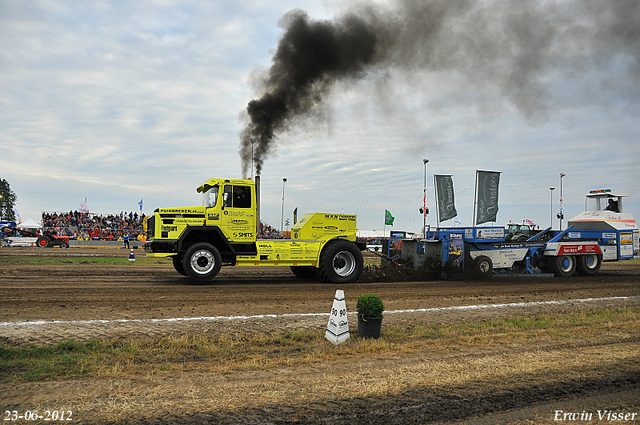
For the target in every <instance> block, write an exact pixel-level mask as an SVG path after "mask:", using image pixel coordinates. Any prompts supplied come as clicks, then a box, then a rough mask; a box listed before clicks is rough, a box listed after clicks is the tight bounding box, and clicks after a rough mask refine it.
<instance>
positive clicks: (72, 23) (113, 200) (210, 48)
mask: <svg viewBox="0 0 640 425" xmlns="http://www.w3.org/2000/svg"><path fill="white" fill-rule="evenodd" d="M388 4H393V2H388ZM344 5H345V3H344V2H339V3H337V2H333V3H332V2H326V4H325V3H323V2H322V1H319V0H318V1H304V2H302V3H300V2H293V1H291V2H283V3H281V2H279V3H278V4H274V3H273V2H267V1H259V0H254V1H250V2H241V3H229V2H222V1H213V2H209V1H188V2H183V1H163V2H158V1H147V2H133V3H131V2H115V1H103V2H89V3H83V4H81V5H74V6H73V7H71V6H69V5H68V4H67V3H65V2H57V1H49V2H44V1H43V2H30V3H24V2H17V1H16V2H4V3H3V6H2V11H1V12H2V13H0V46H1V48H0V64H1V65H0V78H2V81H3V84H2V85H1V86H0V128H2V129H3V130H2V132H1V133H0V146H1V147H2V157H1V158H0V178H4V179H6V180H7V181H8V182H9V183H10V184H11V188H12V189H13V190H14V192H16V194H17V195H18V203H17V208H18V210H19V211H20V213H21V215H22V216H23V218H37V217H38V216H39V214H40V213H41V212H42V211H66V210H71V209H77V208H78V206H79V203H80V201H81V200H82V199H83V198H84V197H85V196H87V197H88V198H89V201H88V202H89V205H90V207H91V208H92V209H93V210H95V211H98V212H102V213H112V212H119V211H121V210H137V202H138V201H139V200H140V198H144V199H145V212H147V213H149V212H151V211H152V210H153V209H154V208H156V207H161V206H175V205H188V204H194V203H198V202H199V197H198V196H197V194H196V192H195V187H196V186H197V185H198V184H200V183H201V182H202V181H204V180H206V179H207V178H209V177H214V176H216V177H239V175H240V159H239V156H238V149H239V147H238V144H239V132H240V131H241V130H242V123H241V122H240V120H239V115H240V114H241V113H242V111H243V110H244V108H245V107H246V105H247V102H248V101H249V100H250V99H251V98H252V96H256V95H257V93H256V92H255V90H254V89H255V87H252V86H251V81H252V78H255V77H256V75H257V74H259V70H260V69H262V70H264V69H267V68H268V67H269V66H270V64H271V55H272V54H273V51H274V49H275V47H276V45H277V41H278V38H279V36H280V35H281V31H282V30H281V29H280V28H279V27H278V26H277V23H278V20H279V19H280V18H281V17H282V15H283V14H284V13H286V12H287V11H289V10H291V9H293V8H295V7H299V8H302V9H304V10H307V11H308V13H309V15H310V16H311V18H313V19H329V18H331V16H332V15H333V13H334V12H335V11H337V10H340V9H342V8H343V7H344ZM347 5H348V6H349V7H350V5H351V3H348V4H347ZM565 18H566V17H565ZM575 31H577V30H575ZM584 35H585V36H589V37H593V35H592V34H591V35H590V34H588V33H587V34H584ZM616 40H617V39H616ZM470 41H471V40H470ZM571 43H576V38H575V37H572V38H566V39H562V43H559V44H558V45H557V48H556V49H555V50H552V51H550V52H549V54H550V55H552V56H553V57H556V58H560V59H562V60H563V61H566V64H565V65H562V66H558V67H556V68H550V69H545V72H543V73H542V74H541V76H540V79H539V80H538V83H539V84H540V87H543V88H544V89H545V90H546V91H547V94H548V98H547V105H548V107H547V109H544V113H543V114H541V115H535V116H533V115H531V116H527V115H526V114H523V109H522V104H521V103H518V102H520V101H522V99H523V98H522V97H518V96H523V95H526V94H527V92H526V91H524V92H520V93H519V94H517V95H515V94H510V93H507V95H506V96H505V93H504V89H503V88H502V87H500V86H499V85H495V84H484V82H483V79H482V78H480V77H482V76H483V75H485V74H486V73H487V72H488V70H490V69H491V67H490V66H489V65H490V63H483V66H485V67H484V68H482V69H480V70H478V72H477V73H475V71H476V70H474V69H473V68H468V67H465V68H462V69H453V70H452V69H450V68H446V67H444V68H443V67H439V66H434V65H433V64H431V65H430V66H429V67H428V68H426V69H422V70H419V69H415V68H413V69H409V71H411V72H409V71H408V70H407V69H406V68H402V67H399V66H398V67H393V68H375V69H371V70H369V71H368V73H367V74H366V77H365V78H364V79H362V80H360V81H357V82H340V83H338V84H336V85H335V86H334V87H333V89H332V91H331V93H330V95H329V97H327V98H326V99H325V102H324V103H322V104H320V105H319V107H318V108H316V109H315V110H314V111H312V113H311V114H310V115H309V116H307V117H303V119H301V120H298V121H296V122H295V123H292V125H291V126H290V128H289V130H288V131H287V132H285V133H282V134H280V135H279V138H278V139H277V146H278V149H277V151H275V153H274V154H273V155H272V156H271V157H269V158H268V159H267V160H266V162H265V166H264V170H263V175H262V182H263V192H262V193H263V197H264V202H263V208H264V211H263V214H262V216H263V218H265V219H266V220H267V221H269V222H270V223H271V224H273V225H279V221H280V211H281V196H282V178H283V177H287V178H288V181H287V183H286V206H287V211H289V215H290V212H291V211H292V210H293V208H295V207H296V206H297V207H299V212H300V213H303V212H311V211H314V210H319V211H328V212H336V211H337V212H339V211H342V210H344V211H345V212H350V213H356V214H358V216H359V225H360V227H361V228H363V229H374V228H375V229H379V228H381V227H382V226H383V224H384V222H383V219H384V210H385V209H389V210H390V211H392V213H393V214H394V215H395V216H396V226H394V228H396V229H406V230H412V231H417V230H419V229H420V228H421V227H422V217H421V216H420V214H419V213H418V208H419V207H420V206H421V205H422V196H423V173H424V166H423V163H422V158H429V159H430V162H429V164H428V174H429V175H428V186H429V191H428V195H429V198H428V201H427V202H428V205H429V206H430V208H431V210H432V214H431V215H430V217H429V222H430V224H432V225H434V224H435V214H433V212H435V205H434V198H433V174H434V173H437V174H453V176H454V177H453V178H454V184H455V189H456V201H457V202H456V203H457V206H458V211H459V213H460V216H461V219H462V221H463V223H465V224H470V222H471V217H472V205H473V195H474V183H475V181H474V180H475V170H476V169H490V170H497V171H502V172H503V174H502V179H501V191H500V201H501V203H500V213H499V218H500V220H501V224H502V223H506V222H508V221H509V220H514V221H520V220H522V219H523V218H530V219H533V220H534V221H536V222H541V223H542V224H544V225H546V224H547V223H548V220H549V216H550V214H549V187H551V186H555V187H558V186H559V181H558V178H559V177H558V176H559V173H560V172H564V173H566V174H567V176H566V177H565V179H564V191H565V193H564V198H565V207H566V208H567V214H566V215H567V216H571V215H575V214H577V213H578V212H580V211H581V209H582V205H583V198H582V196H583V195H584V193H585V192H586V191H588V190H589V189H592V188H596V187H605V186H606V187H611V188H612V189H613V190H615V191H621V192H627V193H628V194H629V195H631V198H630V199H629V200H628V201H627V202H626V203H625V206H626V208H628V209H631V211H632V212H634V213H635V215H636V216H637V217H638V218H640V171H639V170H640V167H638V164H637V163H638V159H639V158H640V147H639V146H640V144H639V143H638V134H640V123H639V122H638V119H637V117H638V116H639V115H640V114H639V112H640V110H639V109H640V106H639V105H640V102H638V100H639V98H640V96H639V95H640V85H638V84H637V81H638V78H637V73H638V63H637V57H634V56H633V52H632V51H625V50H624V49H618V51H619V53H618V55H617V56H615V57H613V58H612V57H611V56H610V54H609V53H608V52H607V46H606V45H598V44H594V45H593V50H592V51H591V52H587V53H588V55H587V56H585V54H586V53H585V51H587V50H588V49H586V48H585V46H584V45H580V44H579V43H578V44H577V45H574V46H573V50H572V51H573V52H574V53H575V54H572V55H569V57H567V58H563V57H562V52H563V51H564V49H566V48H567V46H571ZM470 45H471V44H470ZM636 46H637V41H636ZM450 47H451V46H450ZM468 47H469V46H467V48H468ZM444 52H445V50H438V53H439V54H443V53H444ZM494 53H495V52H494ZM580 55H582V56H580ZM445 59H446V60H447V61H448V60H449V59H450V58H449V59H448V58H444V59H443V60H445ZM576 64H579V66H576ZM256 69H257V70H258V71H255V70H256ZM525 100H526V99H525ZM518 106H521V108H520V109H518ZM558 192H559V191H558V190H557V189H556V191H555V193H554V203H555V206H554V209H555V210H556V211H557V208H558V207H557V202H558V196H559V193H558ZM94 208H95V209H94ZM556 224H557V223H556Z"/></svg>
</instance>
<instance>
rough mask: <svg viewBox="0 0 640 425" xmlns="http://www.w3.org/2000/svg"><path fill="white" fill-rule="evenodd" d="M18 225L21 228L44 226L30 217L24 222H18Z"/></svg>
mask: <svg viewBox="0 0 640 425" xmlns="http://www.w3.org/2000/svg"><path fill="white" fill-rule="evenodd" d="M16 227H17V228H19V229H39V228H41V227H42V226H41V225H39V224H38V223H36V222H35V221H34V220H33V219H31V218H30V219H28V220H25V221H24V222H22V223H20V224H18V225H17V226H16Z"/></svg>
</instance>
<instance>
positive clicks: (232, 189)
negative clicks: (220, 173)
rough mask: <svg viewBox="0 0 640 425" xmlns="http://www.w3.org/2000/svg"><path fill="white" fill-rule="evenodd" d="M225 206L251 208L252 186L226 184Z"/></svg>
mask: <svg viewBox="0 0 640 425" xmlns="http://www.w3.org/2000/svg"><path fill="white" fill-rule="evenodd" d="M223 198H224V206H225V207H232V208H251V187H249V186H225V187H224V195H223Z"/></svg>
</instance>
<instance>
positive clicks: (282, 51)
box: [240, 10, 377, 176]
mask: <svg viewBox="0 0 640 425" xmlns="http://www.w3.org/2000/svg"><path fill="white" fill-rule="evenodd" d="M281 23H282V25H283V26H284V27H285V29H286V32H285V34H284V36H283V37H282V39H281V40H280V43H279V45H278V49H277V51H276V53H275V55H274V57H273V64H272V66H271V69H270V70H269V75H268V78H267V79H266V82H265V83H264V94H263V95H262V97H261V98H260V99H256V100H252V101H250V102H249V105H248V106H247V114H248V115H249V118H250V123H249V124H248V125H247V127H246V129H245V130H244V132H243V133H242V136H241V148H240V155H241V157H242V170H243V175H245V176H246V175H247V171H248V166H249V164H250V163H251V152H252V146H251V144H252V142H253V144H254V145H253V155H254V161H255V167H256V174H258V175H259V174H260V172H261V170H262V164H263V162H264V159H265V157H266V156H267V155H268V154H269V153H271V151H272V149H273V141H274V137H275V135H276V132H277V131H278V130H282V129H283V128H286V126H287V123H288V122H289V120H291V119H292V118H294V117H297V116H300V115H304V114H305V113H307V112H308V111H310V110H311V109H312V108H313V106H314V105H315V104H317V103H318V102H320V101H321V100H322V97H323V95H324V94H325V92H326V91H327V90H328V89H329V88H330V87H331V84H332V83H333V82H334V81H336V80H338V79H342V78H356V77H357V76H359V75H362V74H363V73H364V70H365V69H366V67H367V66H368V65H370V64H371V63H372V62H373V60H374V57H375V53H376V42H377V36H376V34H375V32H374V31H373V28H370V27H369V25H368V24H367V23H366V22H365V21H364V20H363V19H361V18H358V17H356V16H354V15H350V16H347V17H346V18H344V19H343V20H341V21H339V22H328V21H321V22H312V21H310V20H309V17H308V16H307V15H306V13H305V12H303V11H300V10H295V11H292V12H289V13H288V14H287V15H285V16H284V18H283V19H282V21H281Z"/></svg>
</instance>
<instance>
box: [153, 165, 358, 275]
mask: <svg viewBox="0 0 640 425" xmlns="http://www.w3.org/2000/svg"><path fill="white" fill-rule="evenodd" d="M196 190H197V192H198V193H200V194H201V205H200V206H196V207H182V208H159V209H157V210H155V211H154V214H153V216H151V217H149V218H148V219H147V222H146V228H145V231H146V233H147V242H146V243H145V245H144V249H145V251H146V253H147V256H152V257H171V258H172V259H173V266H174V268H175V269H176V271H178V273H180V274H183V275H186V276H189V277H191V278H192V279H194V280H199V281H208V280H211V279H213V278H214V277H215V276H216V275H217V274H218V272H219V270H220V267H221V266H222V265H228V266H287V267H291V270H292V271H293V273H294V274H295V275H296V276H299V277H303V276H304V277H306V276H308V277H311V276H318V277H320V279H321V280H323V281H325V282H335V283H350V282H354V281H356V280H357V279H358V278H359V276H360V274H361V272H362V268H363V259H362V253H361V251H362V250H363V249H365V246H364V244H361V243H359V242H357V241H356V232H357V228H356V216H355V215H349V214H326V213H308V214H305V215H304V216H303V217H302V219H301V220H300V221H299V222H298V223H296V224H294V226H293V227H292V239H259V236H260V195H259V193H260V185H259V177H258V178H256V182H253V181H252V180H247V179H215V178H212V179H209V180H207V181H205V182H204V183H202V184H201V185H200V186H198V188H197V189H196Z"/></svg>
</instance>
